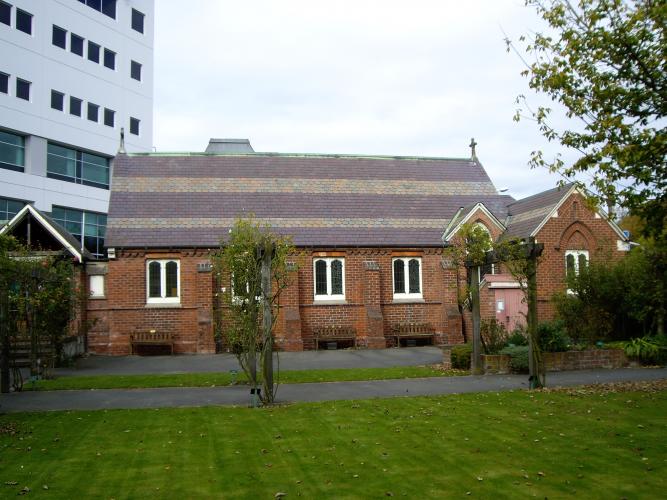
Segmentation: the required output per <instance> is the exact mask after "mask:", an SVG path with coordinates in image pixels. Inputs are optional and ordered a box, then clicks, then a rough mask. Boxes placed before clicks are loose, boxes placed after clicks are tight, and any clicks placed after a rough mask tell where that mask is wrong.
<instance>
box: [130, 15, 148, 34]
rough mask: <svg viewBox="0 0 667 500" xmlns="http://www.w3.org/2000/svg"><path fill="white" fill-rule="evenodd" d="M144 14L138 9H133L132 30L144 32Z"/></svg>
mask: <svg viewBox="0 0 667 500" xmlns="http://www.w3.org/2000/svg"><path fill="white" fill-rule="evenodd" d="M144 17H145V16H144V14H143V13H142V12H139V11H138V10H137V9H132V29H133V30H134V31H138V32H139V33H143V32H144Z"/></svg>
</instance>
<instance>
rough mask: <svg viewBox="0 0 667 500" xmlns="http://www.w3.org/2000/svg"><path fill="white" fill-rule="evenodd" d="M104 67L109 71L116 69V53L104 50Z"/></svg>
mask: <svg viewBox="0 0 667 500" xmlns="http://www.w3.org/2000/svg"><path fill="white" fill-rule="evenodd" d="M104 65H105V66H106V67H107V68H109V69H116V53H115V52H114V51H113V50H109V49H104Z"/></svg>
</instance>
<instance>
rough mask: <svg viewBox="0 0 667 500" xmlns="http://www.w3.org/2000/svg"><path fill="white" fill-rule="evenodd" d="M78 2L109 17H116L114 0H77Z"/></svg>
mask: <svg viewBox="0 0 667 500" xmlns="http://www.w3.org/2000/svg"><path fill="white" fill-rule="evenodd" d="M79 2H80V3H82V4H84V5H87V6H88V7H90V8H91V9H95V10H96V11H98V12H101V13H102V14H104V15H105V16H109V17H110V18H111V19H116V0H79Z"/></svg>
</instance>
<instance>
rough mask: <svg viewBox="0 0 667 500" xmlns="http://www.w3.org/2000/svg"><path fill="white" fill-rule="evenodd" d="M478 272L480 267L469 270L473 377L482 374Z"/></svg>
mask: <svg viewBox="0 0 667 500" xmlns="http://www.w3.org/2000/svg"><path fill="white" fill-rule="evenodd" d="M479 271H480V267H479V266H475V267H473V268H471V270H470V272H471V273H472V280H471V284H470V289H471V290H470V291H471V295H472V356H471V358H470V371H471V373H472V374H473V375H478V374H480V373H481V372H482V336H481V332H480V325H481V319H482V318H481V314H480V310H479Z"/></svg>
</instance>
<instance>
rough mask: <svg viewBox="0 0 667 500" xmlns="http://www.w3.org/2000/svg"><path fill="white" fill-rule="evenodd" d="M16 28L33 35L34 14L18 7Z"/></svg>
mask: <svg viewBox="0 0 667 500" xmlns="http://www.w3.org/2000/svg"><path fill="white" fill-rule="evenodd" d="M16 29H17V30H19V31H23V33H26V34H28V35H32V14H30V13H29V12H26V11H25V10H21V9H16Z"/></svg>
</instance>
